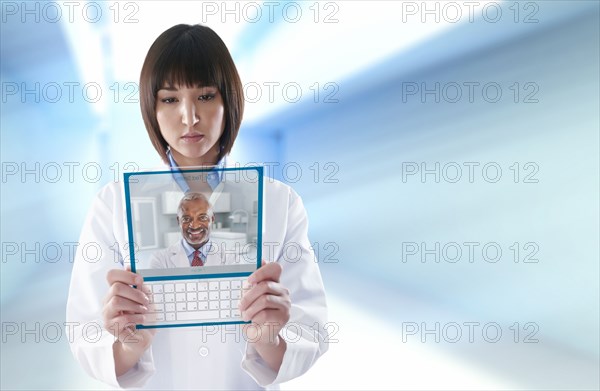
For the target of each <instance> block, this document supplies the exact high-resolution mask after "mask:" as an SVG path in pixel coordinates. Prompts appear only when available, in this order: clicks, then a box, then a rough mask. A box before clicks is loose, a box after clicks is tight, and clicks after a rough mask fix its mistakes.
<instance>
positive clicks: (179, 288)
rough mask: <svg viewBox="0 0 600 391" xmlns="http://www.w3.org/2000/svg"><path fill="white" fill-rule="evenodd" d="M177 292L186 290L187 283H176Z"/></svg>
mask: <svg viewBox="0 0 600 391" xmlns="http://www.w3.org/2000/svg"><path fill="white" fill-rule="evenodd" d="M175 292H185V284H184V283H183V282H178V283H177V284H175Z"/></svg>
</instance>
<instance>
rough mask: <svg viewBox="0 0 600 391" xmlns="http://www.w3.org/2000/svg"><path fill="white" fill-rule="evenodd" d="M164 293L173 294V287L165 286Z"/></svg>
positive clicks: (170, 285) (171, 285)
mask: <svg viewBox="0 0 600 391" xmlns="http://www.w3.org/2000/svg"><path fill="white" fill-rule="evenodd" d="M164 287H165V293H173V292H175V285H173V284H165V285H164Z"/></svg>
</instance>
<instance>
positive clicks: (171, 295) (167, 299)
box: [165, 293, 175, 303]
mask: <svg viewBox="0 0 600 391" xmlns="http://www.w3.org/2000/svg"><path fill="white" fill-rule="evenodd" d="M165 302H167V303H174V302H175V294H174V293H167V294H165Z"/></svg>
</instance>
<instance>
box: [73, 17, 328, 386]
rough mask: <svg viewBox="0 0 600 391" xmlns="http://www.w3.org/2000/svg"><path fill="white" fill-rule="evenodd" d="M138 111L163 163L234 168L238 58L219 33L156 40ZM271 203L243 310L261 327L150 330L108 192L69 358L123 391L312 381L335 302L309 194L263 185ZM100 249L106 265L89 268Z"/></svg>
mask: <svg viewBox="0 0 600 391" xmlns="http://www.w3.org/2000/svg"><path fill="white" fill-rule="evenodd" d="M140 103H141V109H142V116H143V118H144V124H145V126H146V129H147V130H148V134H149V136H150V139H151V140H152V144H153V145H154V147H155V148H156V150H157V151H158V153H159V154H160V156H161V157H162V159H163V160H164V162H165V163H167V164H169V165H170V166H171V167H176V166H180V167H184V166H199V165H224V164H225V163H224V159H225V157H226V155H227V154H228V153H229V152H230V151H231V148H232V146H233V144H234V141H235V139H236V136H237V132H238V129H239V127H240V122H241V119H242V114H243V106H244V97H243V90H242V84H241V81H240V78H239V76H238V73H237V70H236V68H235V65H234V63H233V60H232V58H231V55H230V54H229V51H228V50H227V48H226V46H225V44H224V43H223V41H222V40H221V39H220V38H219V37H218V35H217V34H215V33H214V32H213V31H212V30H211V29H209V28H208V27H205V26H199V25H194V26H189V25H177V26H174V27H172V28H170V29H168V30H167V31H165V32H164V33H163V34H161V35H160V36H159V37H158V38H157V39H156V41H155V42H154V44H153V45H152V46H151V48H150V50H149V52H148V54H147V56H146V60H145V62H144V65H143V67H142V72H141V77H140ZM192 190H193V189H192ZM264 199H265V205H264V227H265V232H264V235H263V254H265V258H266V260H267V261H268V262H266V263H265V262H264V261H263V266H262V267H261V268H259V269H258V270H257V271H256V272H254V273H253V274H252V275H251V276H250V277H249V278H248V282H249V284H250V285H251V289H250V290H248V291H247V292H246V293H245V294H244V296H243V298H242V300H241V302H240V311H242V317H243V318H244V320H248V321H252V325H251V326H252V327H249V326H248V325H244V326H243V327H242V326H238V325H235V326H234V325H227V326H219V327H217V326H206V327H185V328H169V329H160V330H159V331H156V330H148V329H143V330H135V329H132V328H131V324H132V323H141V322H142V321H143V319H144V314H145V313H147V307H146V306H147V304H148V298H147V297H146V295H145V294H144V292H143V286H142V279H141V277H140V276H138V275H136V274H134V273H131V271H129V270H128V269H124V265H126V264H127V263H128V257H127V253H128V249H127V235H126V232H127V231H126V225H125V222H124V221H125V220H124V206H123V193H122V187H121V185H120V184H116V183H111V184H109V185H107V186H106V187H104V188H103V189H102V190H101V191H100V192H99V194H98V196H97V197H96V199H95V200H94V204H93V206H92V208H91V210H90V212H89V214H88V217H87V219H86V222H85V224H84V227H83V230H82V233H81V237H80V241H79V243H80V245H79V247H78V250H77V253H76V257H75V262H74V265H73V274H72V277H71V286H70V291H69V299H68V304H67V321H68V322H70V325H71V326H70V327H72V330H73V335H72V336H73V338H71V340H72V341H71V349H72V351H73V354H74V355H75V357H76V359H77V360H78V361H79V362H80V363H81V365H82V366H83V367H84V369H85V370H86V371H87V372H88V373H89V374H90V375H91V376H93V377H95V378H97V379H99V380H102V381H104V382H106V383H108V384H110V385H113V386H115V387H144V388H153V389H155V388H168V389H186V388H193V389H199V388H207V389H215V388H219V389H223V388H231V389H247V388H262V387H266V386H272V385H276V384H278V383H281V382H283V381H287V380H290V379H292V378H294V377H297V376H299V375H301V374H302V373H304V372H306V371H307V370H308V369H309V368H310V367H311V366H312V365H313V364H314V362H315V361H316V359H317V358H318V357H319V356H320V355H321V354H323V353H324V352H325V351H326V350H327V345H326V343H325V334H326V333H325V332H324V322H326V312H327V310H326V303H325V294H324V290H323V284H322V280H321V276H320V273H319V270H318V266H317V264H316V263H315V262H314V255H313V253H312V249H311V248H310V242H309V241H308V237H307V229H308V222H307V218H306V212H305V210H304V207H303V205H302V201H301V199H300V197H299V196H298V195H297V194H296V193H295V192H294V191H293V190H292V189H291V188H290V187H288V186H287V185H284V184H282V183H280V182H278V181H274V180H266V181H265V189H264ZM90 243H93V244H94V247H95V248H96V249H97V250H98V251H100V254H101V257H100V260H99V261H96V260H94V262H89V261H88V260H89V259H88V258H87V253H86V252H87V251H89V244H90ZM290 244H293V245H294V246H295V247H296V248H298V247H299V248H301V249H302V256H301V258H300V260H297V259H294V260H293V262H288V261H286V260H285V258H284V250H285V248H286V246H287V245H290ZM107 281H108V284H107ZM134 285H135V286H137V289H136V288H133V287H132V286H134ZM250 334H252V335H250Z"/></svg>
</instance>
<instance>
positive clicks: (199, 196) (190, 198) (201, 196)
mask: <svg viewBox="0 0 600 391" xmlns="http://www.w3.org/2000/svg"><path fill="white" fill-rule="evenodd" d="M196 200H202V201H204V202H206V204H207V205H208V213H209V214H210V215H212V213H213V212H212V205H211V204H210V202H209V201H208V198H206V196H205V195H204V194H202V193H186V194H185V195H184V196H183V198H182V199H181V201H179V206H178V207H177V216H178V217H181V214H182V213H183V203H184V202H187V201H196Z"/></svg>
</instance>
